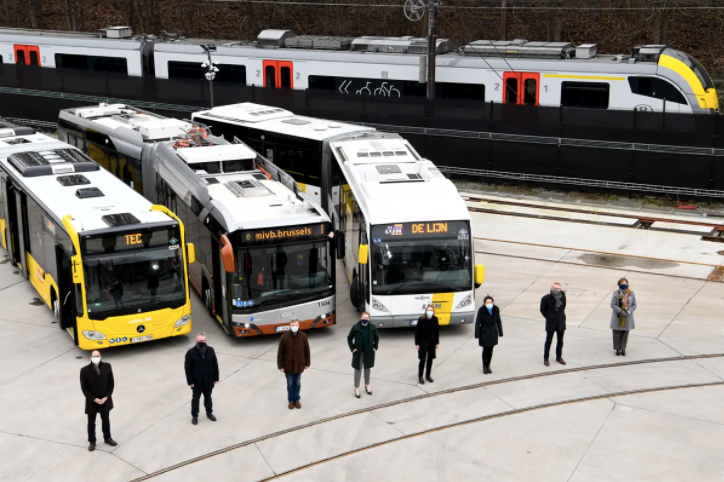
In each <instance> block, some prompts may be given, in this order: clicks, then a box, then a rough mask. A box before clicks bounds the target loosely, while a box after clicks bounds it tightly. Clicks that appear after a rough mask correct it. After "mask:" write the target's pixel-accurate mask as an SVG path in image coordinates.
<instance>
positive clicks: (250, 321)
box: [59, 105, 343, 337]
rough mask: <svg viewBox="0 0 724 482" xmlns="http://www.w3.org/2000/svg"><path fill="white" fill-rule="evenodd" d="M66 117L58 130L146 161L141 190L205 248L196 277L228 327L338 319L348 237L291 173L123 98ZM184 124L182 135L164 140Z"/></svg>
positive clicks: (242, 333) (321, 323)
mask: <svg viewBox="0 0 724 482" xmlns="http://www.w3.org/2000/svg"><path fill="white" fill-rule="evenodd" d="M59 124H60V129H61V135H67V136H69V137H75V138H78V139H81V142H87V141H88V139H90V138H91V135H92V136H93V138H94V139H96V140H100V144H101V145H102V146H104V149H105V150H106V151H107V152H112V153H114V154H113V155H115V156H117V157H119V158H120V157H125V158H126V159H128V158H129V157H130V156H133V157H135V158H136V159H139V160H140V163H139V165H140V166H141V169H142V175H141V179H142V182H143V192H144V195H145V196H146V197H147V198H149V199H151V200H153V201H154V202H158V203H161V204H164V205H166V206H168V207H169V208H170V209H172V210H173V211H174V212H176V213H178V215H179V216H180V217H181V219H182V220H183V222H184V224H185V225H186V226H187V227H188V233H189V240H190V241H192V242H193V243H194V245H195V246H196V249H197V251H198V253H197V254H198V262H197V263H195V264H194V265H193V266H191V267H190V275H191V282H192V284H193V286H194V287H195V288H196V290H197V291H198V292H199V294H200V295H201V297H202V298H203V300H204V303H205V305H206V307H207V309H208V310H209V313H210V314H211V315H212V317H213V318H214V319H216V320H217V321H218V322H219V323H220V324H221V325H222V327H223V328H224V330H226V332H227V333H228V334H230V335H233V336H238V337H249V336H256V335H265V334H272V333H278V332H281V331H286V330H288V329H289V322H290V320H291V319H294V318H296V319H298V320H299V321H300V328H301V329H311V328H324V327H328V326H331V325H333V324H335V306H336V305H335V269H334V268H335V261H334V254H335V252H336V253H339V254H340V255H341V254H342V253H343V251H341V250H336V249H335V244H336V243H337V242H340V240H341V239H342V237H341V236H340V237H338V238H336V240H334V239H333V238H330V237H329V234H330V232H331V230H332V223H331V220H330V218H329V217H328V216H327V214H325V213H324V211H323V210H322V209H321V207H320V206H319V205H318V204H317V203H315V202H313V201H312V200H311V199H309V198H308V197H307V196H305V195H304V193H302V192H301V190H300V188H299V186H297V184H296V183H295V182H294V180H293V179H292V178H291V176H289V175H287V174H285V173H284V172H283V171H281V170H279V169H278V168H277V167H276V166H274V165H273V164H271V163H270V162H268V161H267V160H266V159H264V158H262V157H261V156H259V155H258V154H257V153H256V152H254V151H253V150H252V149H250V148H249V147H248V146H246V145H244V144H241V143H234V144H232V143H229V142H228V141H226V140H224V139H223V138H220V137H214V136H213V135H211V133H210V132H209V130H208V129H207V128H205V127H204V126H201V125H197V124H193V123H183V122H182V121H174V120H172V119H166V118H163V117H160V116H157V115H155V114H150V113H147V112H143V111H139V110H137V109H134V108H133V107H128V106H125V105H100V106H95V107H92V108H77V109H68V110H65V111H61V114H60V123H59ZM173 126H176V127H173ZM178 126H180V127H181V128H182V129H183V130H184V133H183V135H181V136H180V137H178V138H176V139H174V140H164V138H165V137H166V136H168V135H169V134H172V133H173V132H172V131H173V129H177V128H178ZM94 142H95V141H94ZM89 152H90V155H91V156H94V155H95V154H94V153H93V152H92V151H89ZM115 153H117V154H115ZM104 159H105V154H104V155H103V156H102V157H101V160H102V161H103V160H104ZM135 185H136V186H137V183H136V184H135Z"/></svg>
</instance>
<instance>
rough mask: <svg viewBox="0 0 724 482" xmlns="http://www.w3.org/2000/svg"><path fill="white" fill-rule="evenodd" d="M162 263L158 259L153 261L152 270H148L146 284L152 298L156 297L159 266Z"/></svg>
mask: <svg viewBox="0 0 724 482" xmlns="http://www.w3.org/2000/svg"><path fill="white" fill-rule="evenodd" d="M160 267H161V265H160V264H159V262H158V261H155V260H154V261H151V270H150V271H149V272H148V283H147V285H146V288H147V289H148V291H149V292H150V293H151V299H153V298H155V297H156V292H157V291H158V285H159V277H160V275H159V272H158V270H159V268H160Z"/></svg>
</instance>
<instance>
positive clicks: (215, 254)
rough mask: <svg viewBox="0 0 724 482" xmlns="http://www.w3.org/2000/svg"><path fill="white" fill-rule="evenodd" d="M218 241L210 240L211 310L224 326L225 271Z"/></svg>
mask: <svg viewBox="0 0 724 482" xmlns="http://www.w3.org/2000/svg"><path fill="white" fill-rule="evenodd" d="M219 243H220V241H217V240H215V239H212V240H211V259H212V260H213V262H212V263H211V264H212V265H213V273H212V277H213V278H212V282H213V285H214V304H213V310H214V315H215V316H216V317H217V319H216V321H219V318H221V320H222V322H221V324H222V325H224V326H226V325H225V323H224V322H223V320H225V318H224V308H223V306H224V295H223V291H224V289H223V286H224V281H225V279H226V276H225V274H226V273H225V272H224V270H223V269H221V268H222V266H224V260H222V259H221V248H220V246H219Z"/></svg>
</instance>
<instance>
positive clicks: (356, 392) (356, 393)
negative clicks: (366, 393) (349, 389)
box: [354, 390, 362, 398]
mask: <svg viewBox="0 0 724 482" xmlns="http://www.w3.org/2000/svg"><path fill="white" fill-rule="evenodd" d="M354 396H355V397H357V398H360V397H361V396H362V395H360V394H359V392H358V391H357V390H355V391H354Z"/></svg>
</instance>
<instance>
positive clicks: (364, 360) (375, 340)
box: [347, 311, 380, 398]
mask: <svg viewBox="0 0 724 482" xmlns="http://www.w3.org/2000/svg"><path fill="white" fill-rule="evenodd" d="M347 344H348V345H349V349H350V351H351V352H352V368H354V396H355V397H357V398H360V394H359V383H360V379H361V378H362V370H364V373H365V391H366V392H367V394H368V395H372V387H370V368H372V367H374V366H375V353H376V352H377V348H378V347H379V346H380V337H379V335H378V334H377V327H376V326H375V325H373V324H372V323H370V314H369V313H367V312H366V311H365V312H363V313H362V315H361V316H360V320H359V322H358V323H356V324H355V325H354V326H352V329H351V330H349V335H348V336H347Z"/></svg>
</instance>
